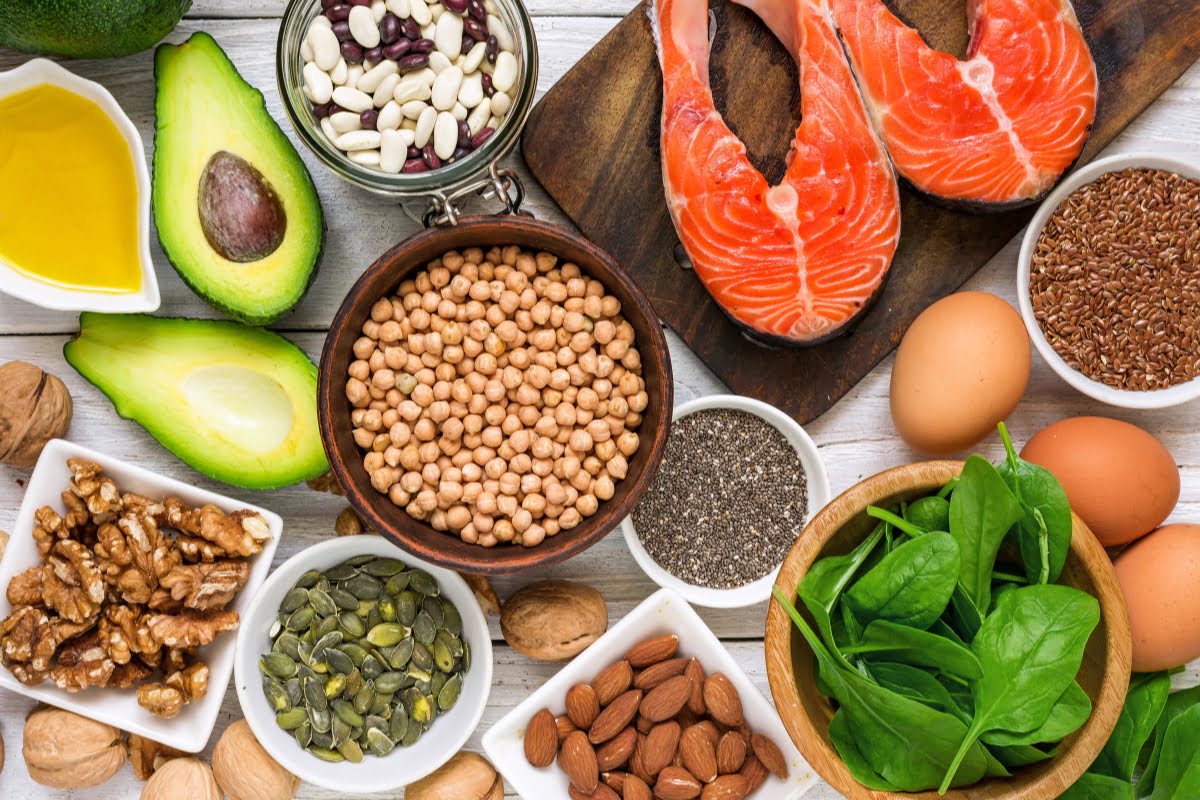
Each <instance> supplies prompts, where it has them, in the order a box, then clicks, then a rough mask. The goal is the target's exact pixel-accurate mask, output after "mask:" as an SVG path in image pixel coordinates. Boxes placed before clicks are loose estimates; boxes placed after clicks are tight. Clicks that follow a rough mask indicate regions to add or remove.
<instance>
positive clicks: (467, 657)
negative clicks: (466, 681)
mask: <svg viewBox="0 0 1200 800" xmlns="http://www.w3.org/2000/svg"><path fill="white" fill-rule="evenodd" d="M462 646H463V653H462V668H463V672H470V671H471V644H470V642H468V641H467V640H466V639H463V643H462Z"/></svg>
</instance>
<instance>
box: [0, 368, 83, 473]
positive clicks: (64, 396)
mask: <svg viewBox="0 0 1200 800" xmlns="http://www.w3.org/2000/svg"><path fill="white" fill-rule="evenodd" d="M71 409H72V406H71V394H70V392H68V391H67V387H66V385H65V384H64V383H63V382H62V381H60V380H59V379H58V378H56V377H54V376H53V375H51V374H50V373H48V372H44V371H42V368H41V367H38V366H35V365H33V364H30V363H28V362H26V361H9V362H8V363H7V364H0V462H3V463H5V464H8V465H9V466H10V467H32V466H33V465H34V464H35V463H37V460H38V456H40V455H41V454H42V448H43V447H45V446H46V442H48V441H50V440H51V439H57V438H59V437H62V436H65V435H66V433H67V429H68V428H70V427H71Z"/></svg>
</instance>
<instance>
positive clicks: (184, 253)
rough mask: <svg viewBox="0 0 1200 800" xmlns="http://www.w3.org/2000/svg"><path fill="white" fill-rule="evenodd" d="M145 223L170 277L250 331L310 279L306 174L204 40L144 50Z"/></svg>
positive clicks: (247, 88)
mask: <svg viewBox="0 0 1200 800" xmlns="http://www.w3.org/2000/svg"><path fill="white" fill-rule="evenodd" d="M154 77H155V83H156V86H157V95H156V99H155V112H156V121H155V129H154V191H153V198H154V199H153V205H154V223H155V225H156V227H157V228H158V240H159V242H160V243H161V244H162V248H163V251H164V252H165V253H166V254H167V258H168V259H170V261H171V264H172V265H173V266H174V267H175V270H176V271H177V272H178V273H179V275H180V277H182V278H183V280H184V281H185V282H186V283H187V285H188V286H190V287H191V288H192V290H193V291H195V292H196V294H198V295H200V296H201V297H202V298H204V299H205V300H206V301H207V302H208V303H209V304H210V305H212V306H214V307H215V308H217V309H218V310H220V311H222V312H224V313H225V314H228V315H229V316H231V317H233V318H234V319H238V320H241V321H242V322H245V323H247V324H250V325H268V324H270V323H272V322H274V321H275V320H277V319H279V318H280V317H281V316H283V315H284V314H286V313H287V312H288V311H290V310H291V309H292V308H293V307H294V306H295V305H296V304H297V303H298V302H300V298H301V297H303V296H304V293H305V291H307V290H308V287H309V284H311V283H312V280H313V278H314V277H315V276H316V271H317V262H318V260H319V259H320V256H321V248H322V245H323V243H324V239H325V221H324V218H323V217H322V214H321V202H320V199H319V198H318V197H317V190H316V187H315V186H314V185H313V181H312V176H311V175H309V173H308V170H307V169H306V168H305V166H304V162H303V161H302V160H301V159H300V155H299V154H298V153H297V152H296V149H295V148H294V147H292V144H291V142H289V141H288V138H287V136H285V135H284V133H283V131H282V130H281V129H280V128H279V125H278V124H276V122H275V120H273V119H272V118H271V116H270V115H269V114H268V113H267V107H266V104H265V103H264V102H263V96H262V93H261V92H259V91H258V90H257V89H255V88H254V87H253V86H251V85H250V84H248V83H246V82H245V81H244V80H242V76H241V75H239V74H238V71H237V69H236V68H235V67H234V66H233V63H232V62H230V60H229V58H228V57H227V56H226V55H225V53H224V51H222V50H221V48H220V46H219V45H218V44H217V42H216V40H214V39H213V38H212V37H211V36H209V35H208V34H207V33H197V34H194V35H193V36H192V37H191V38H190V39H188V40H187V41H186V42H184V43H183V44H178V45H174V44H164V45H161V46H159V48H158V49H157V50H156V51H155V53H154Z"/></svg>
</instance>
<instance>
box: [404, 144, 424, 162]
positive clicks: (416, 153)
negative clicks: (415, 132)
mask: <svg viewBox="0 0 1200 800" xmlns="http://www.w3.org/2000/svg"><path fill="white" fill-rule="evenodd" d="M420 157H421V148H419V147H417V146H416V145H415V144H410V145H409V146H408V156H407V158H408V159H409V160H410V161H411V160H412V159H414V158H420Z"/></svg>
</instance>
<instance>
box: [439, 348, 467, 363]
mask: <svg viewBox="0 0 1200 800" xmlns="http://www.w3.org/2000/svg"><path fill="white" fill-rule="evenodd" d="M465 355H466V354H465V353H464V352H463V348H462V347H460V346H459V345H456V344H451V345H446V346H445V347H443V348H442V359H443V360H444V361H445V362H446V363H447V364H459V363H461V362H462V360H463V358H464V357H465Z"/></svg>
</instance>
